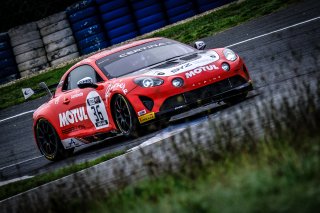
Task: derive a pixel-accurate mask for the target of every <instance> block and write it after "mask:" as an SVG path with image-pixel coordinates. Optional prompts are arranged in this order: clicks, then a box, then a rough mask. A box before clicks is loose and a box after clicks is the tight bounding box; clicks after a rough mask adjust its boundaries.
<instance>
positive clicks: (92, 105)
mask: <svg viewBox="0 0 320 213" xmlns="http://www.w3.org/2000/svg"><path fill="white" fill-rule="evenodd" d="M86 102H87V103H86V105H87V112H88V115H89V118H90V120H91V122H92V123H93V125H94V126H95V127H96V129H101V128H105V127H108V126H109V119H108V115H107V111H106V107H105V105H104V103H103V101H102V98H101V96H100V95H99V93H97V92H96V91H91V92H90V93H89V94H88V96H87V99H86Z"/></svg>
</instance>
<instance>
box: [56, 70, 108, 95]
mask: <svg viewBox="0 0 320 213" xmlns="http://www.w3.org/2000/svg"><path fill="white" fill-rule="evenodd" d="M85 77H90V78H92V80H93V82H94V83H97V82H101V81H102V78H101V77H100V76H99V75H98V73H96V71H95V70H94V69H93V68H92V67H91V66H89V65H83V66H80V67H77V68H75V69H74V70H72V71H71V72H70V73H69V75H68V76H67V78H66V79H65V82H64V85H63V88H62V90H72V89H75V88H78V85H77V83H78V81H79V80H81V79H83V78H85Z"/></svg>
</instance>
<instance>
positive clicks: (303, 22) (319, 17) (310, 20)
mask: <svg viewBox="0 0 320 213" xmlns="http://www.w3.org/2000/svg"><path fill="white" fill-rule="evenodd" d="M318 19H320V16H318V17H315V18H312V19H309V20H306V21H302V22H299V23H297V24H293V25H290V26H288V27H284V28H281V29H278V30H275V31H272V32H269V33H265V34H262V35H259V36H256V37H253V38H250V39H247V40H244V41H240V42H238V43H234V44H231V45H229V46H226V47H232V46H236V45H238V44H243V43H246V42H248V41H252V40H254V39H257V38H261V37H264V36H267V35H271V34H274V33H277V32H280V31H284V30H287V29H290V28H293V27H296V26H299V25H302V24H306V23H309V22H312V21H315V20H318ZM34 111H35V110H30V111H28V112H23V113H20V114H18V115H14V116H12V117H9V118H5V119H3V120H0V123H1V122H3V121H6V120H9V119H12V118H15V117H19V116H21V115H24V114H27V113H31V112H34ZM41 157H43V156H38V157H34V158H31V159H28V160H25V161H22V162H19V163H16V164H12V165H9V166H6V167H3V168H0V170H2V169H5V168H8V167H12V166H15V165H17V164H21V163H25V162H28V161H31V160H35V159H38V158H41Z"/></svg>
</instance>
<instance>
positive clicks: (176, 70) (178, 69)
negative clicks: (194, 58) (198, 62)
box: [171, 63, 193, 73]
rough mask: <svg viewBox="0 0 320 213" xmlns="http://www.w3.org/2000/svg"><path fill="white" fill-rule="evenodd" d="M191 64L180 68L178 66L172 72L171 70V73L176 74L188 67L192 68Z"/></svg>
mask: <svg viewBox="0 0 320 213" xmlns="http://www.w3.org/2000/svg"><path fill="white" fill-rule="evenodd" d="M192 65H193V64H192V63H186V64H183V65H182V66H179V67H177V68H175V69H173V70H171V72H172V73H176V72H179V71H180V70H184V69H186V68H188V67H190V66H192Z"/></svg>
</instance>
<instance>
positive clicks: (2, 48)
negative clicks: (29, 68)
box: [0, 33, 19, 84]
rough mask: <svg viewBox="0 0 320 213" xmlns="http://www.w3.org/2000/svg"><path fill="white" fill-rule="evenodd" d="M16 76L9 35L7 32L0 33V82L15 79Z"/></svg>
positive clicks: (16, 71) (17, 74)
mask: <svg viewBox="0 0 320 213" xmlns="http://www.w3.org/2000/svg"><path fill="white" fill-rule="evenodd" d="M18 77H19V73H18V70H17V65H16V62H15V59H14V56H13V53H12V48H11V45H10V39H9V36H8V34H7V33H0V84H3V83H7V82H9V81H12V80H15V79H17V78H18Z"/></svg>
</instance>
